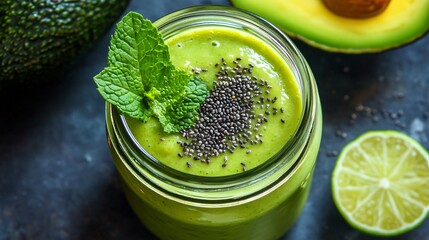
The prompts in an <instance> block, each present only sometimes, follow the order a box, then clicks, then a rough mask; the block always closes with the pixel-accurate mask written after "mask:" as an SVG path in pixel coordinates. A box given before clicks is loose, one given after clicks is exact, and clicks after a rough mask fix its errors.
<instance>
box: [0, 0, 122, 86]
mask: <svg viewBox="0 0 429 240" xmlns="http://www.w3.org/2000/svg"><path fill="white" fill-rule="evenodd" d="M128 2H129V0H85V1H75V0H73V1H72V0H19V1H17V0H2V3H1V4H0V87H1V86H5V85H8V84H11V83H12V82H13V83H16V82H19V83H23V84H26V83H30V82H34V81H38V80H40V79H46V78H51V77H53V76H55V74H57V73H59V72H61V71H64V69H65V68H67V66H69V65H70V64H72V63H74V62H75V61H76V60H77V58H79V56H81V55H82V54H84V53H85V52H87V51H88V50H89V49H90V48H91V47H92V46H93V45H94V43H95V42H96V41H97V40H98V39H99V38H100V37H101V36H103V35H104V33H105V32H106V31H107V30H108V29H109V28H110V26H111V25H112V24H113V22H115V21H116V20H117V18H118V17H119V16H120V15H121V14H122V12H123V11H124V10H125V8H126V6H127V5H128Z"/></svg>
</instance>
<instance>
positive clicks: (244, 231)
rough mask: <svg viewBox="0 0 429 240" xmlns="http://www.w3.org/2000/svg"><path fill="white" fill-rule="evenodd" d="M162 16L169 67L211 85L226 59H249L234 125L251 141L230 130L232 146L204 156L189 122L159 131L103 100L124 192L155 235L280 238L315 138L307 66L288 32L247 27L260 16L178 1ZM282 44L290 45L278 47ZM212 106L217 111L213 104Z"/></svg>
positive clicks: (294, 214)
mask: <svg viewBox="0 0 429 240" xmlns="http://www.w3.org/2000/svg"><path fill="white" fill-rule="evenodd" d="M170 18H173V19H174V21H172V22H170V23H169V24H167V26H169V25H172V26H171V27H166V26H163V27H160V29H161V33H162V34H163V36H164V37H165V41H166V44H167V45H168V46H169V51H170V57H171V61H172V63H173V64H174V65H175V66H176V67H179V68H181V69H183V70H185V71H188V72H189V73H191V74H195V75H197V76H198V77H200V78H202V79H203V81H204V82H205V83H206V84H207V86H208V88H209V89H210V90H211V92H212V93H213V92H215V90H216V89H217V88H216V87H217V84H219V81H220V80H219V79H221V78H222V74H220V72H222V71H225V68H228V69H229V70H228V71H236V72H237V71H242V70H243V68H247V69H249V68H251V70H250V73H249V72H248V71H249V70H246V71H247V74H245V75H249V76H250V78H252V79H253V78H254V79H255V80H257V81H258V82H257V83H258V86H259V87H260V89H261V91H260V92H261V94H260V95H257V97H255V99H252V100H253V103H254V107H252V111H253V112H254V116H251V117H249V118H248V119H247V120H248V123H249V126H250V128H249V129H248V130H247V131H245V133H244V134H246V135H243V134H242V133H240V134H241V135H240V139H243V136H244V138H248V139H249V141H248V142H245V143H243V142H240V141H241V140H239V141H236V140H235V139H234V138H233V137H231V139H229V138H228V140H226V141H229V142H228V143H231V142H232V143H236V142H238V143H237V146H236V147H234V148H233V149H231V148H230V149H229V150H226V151H224V152H222V151H221V152H220V153H219V154H216V155H215V156H210V159H209V161H206V159H205V158H201V159H199V158H197V157H196V156H195V154H194V153H189V150H188V149H187V148H186V146H188V145H185V144H184V143H185V142H187V143H189V142H190V141H191V140H190V139H188V138H187V136H188V135H187V134H188V133H189V132H191V131H193V130H189V131H188V130H185V131H184V132H181V133H176V134H167V133H165V132H164V131H163V130H162V127H161V125H160V123H159V121H158V120H157V119H156V118H151V119H150V120H149V121H148V122H147V123H143V122H140V121H139V120H135V119H132V118H129V117H126V116H124V117H125V118H121V114H120V113H119V112H118V111H117V109H116V108H115V107H113V106H111V105H110V104H107V108H106V109H107V115H106V116H107V117H106V124H107V132H108V142H109V146H110V150H111V152H112V156H113V159H114V162H115V165H116V168H117V170H118V172H119V174H120V176H121V180H122V181H123V185H124V190H125V194H126V197H127V199H128V201H129V203H130V205H131V207H132V209H133V210H134V212H135V213H136V214H137V216H138V217H139V218H140V219H141V221H142V222H143V223H144V225H145V226H146V227H147V228H148V229H149V230H150V231H152V232H153V233H154V234H155V235H156V236H157V237H159V238H160V239H170V240H199V239H205V240H220V239H223V240H236V239H246V240H261V239H264V240H274V239H278V238H280V237H281V236H282V235H283V234H285V232H286V231H287V230H288V229H289V228H290V227H291V226H292V225H293V223H294V222H295V221H296V219H297V218H298V216H299V214H300V213H301V210H302V208H303V206H304V204H305V202H306V199H307V196H308V193H309V189H310V185H311V178H312V174H313V169H314V166H315V162H316V158H317V153H318V150H319V145H320V140H321V133H322V116H321V107H320V101H319V96H318V93H317V88H316V85H315V82H314V79H313V76H312V74H311V71H310V70H309V67H308V65H307V64H306V63H305V61H300V59H301V58H302V56H300V53H298V52H295V51H296V50H295V49H294V48H293V47H290V46H289V45H291V46H292V44H291V43H289V42H288V41H287V40H284V39H279V38H278V37H277V38H276V37H274V38H273V39H274V40H273V39H271V38H270V37H271V35H270V34H272V33H269V32H264V34H265V35H270V37H268V38H265V39H264V37H261V35H258V34H255V33H254V32H251V31H247V30H246V29H247V28H253V27H254V26H252V25H258V26H260V27H261V29H262V30H261V29H260V30H257V31H259V32H262V31H266V30H265V29H268V28H270V26H269V25H266V23H265V22H262V21H259V20H258V19H257V18H254V17H253V16H251V15H248V14H246V13H243V12H241V11H239V10H237V9H231V8H225V7H205V8H202V9H200V8H195V9H189V10H182V11H179V12H177V13H175V14H173V15H172V16H167V17H165V18H163V19H161V20H159V22H158V24H160V25H162V23H165V22H166V21H168V20H170ZM194 18H195V19H197V20H195V21H194V20H193V19H194ZM242 19H246V20H247V19H250V20H251V21H250V22H251V24H250V25H247V24H248V22H246V21H245V20H242ZM176 22H178V23H177V24H176ZM237 22H239V23H237ZM196 23H197V24H196ZM220 23H222V24H220ZM224 23H228V24H224ZM229 24H231V25H234V24H235V25H240V26H241V27H237V26H235V27H231V26H230V25H229ZM255 28H256V27H255ZM162 29H164V30H162ZM273 31H276V30H273ZM164 34H165V35H164ZM261 39H263V40H261ZM267 39H268V40H267ZM282 44H283V45H286V48H287V51H290V52H291V55H288V54H284V53H280V52H279V51H278V50H276V48H278V45H282ZM291 62H292V63H291ZM294 64H296V65H294ZM238 65H239V67H238ZM222 67H224V70H222ZM234 67H237V68H236V69H238V70H234ZM240 74H241V73H240ZM297 76H298V77H297ZM234 91H237V92H238V89H235V90H234ZM228 96H230V98H231V99H233V100H234V99H236V96H237V98H238V97H239V96H241V95H240V94H235V93H234V94H231V95H228ZM208 98H209V97H208ZM261 98H263V101H262V100H261ZM207 101H208V100H207V99H206V102H207ZM213 101H214V102H215V103H216V98H215V100H213ZM203 104H204V103H203ZM202 106H203V105H202ZM219 108H220V107H219ZM211 110H213V111H217V107H216V104H215V105H213V106H211ZM211 110H210V111H211ZM222 111H224V110H222ZM222 113H223V112H222ZM234 114H235V113H234V112H228V115H234ZM225 115H226V114H225ZM222 118H223V117H222V116H221V117H219V119H218V120H219V121H223V120H222ZM247 120H246V121H247ZM200 121H202V120H201V118H198V119H197V122H196V124H195V125H198V123H200ZM204 121H207V120H204ZM212 122H215V121H212ZM231 126H235V125H233V124H232V125H231ZM255 128H256V129H255ZM190 129H192V127H191V128H190ZM224 131H230V129H224ZM192 141H193V140H192ZM202 142H204V139H202ZM217 144H218V143H217ZM184 146H185V147H184ZM230 150H231V151H230ZM188 154H189V155H188ZM192 154H194V155H192Z"/></svg>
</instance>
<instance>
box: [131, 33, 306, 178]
mask: <svg viewBox="0 0 429 240" xmlns="http://www.w3.org/2000/svg"><path fill="white" fill-rule="evenodd" d="M169 36H170V37H169V38H166V43H167V45H168V46H169V50H170V56H171V61H172V62H173V64H174V65H175V66H176V67H178V68H181V69H183V70H185V71H187V72H189V73H193V74H194V75H195V76H198V77H200V78H201V79H203V81H204V82H205V83H206V84H207V86H208V88H209V89H210V90H211V95H210V96H208V97H207V99H206V102H205V103H203V104H202V105H201V107H200V110H201V114H200V116H199V118H201V119H202V120H198V121H197V122H196V124H195V126H194V127H191V128H190V129H189V130H185V133H182V134H180V133H179V134H167V133H165V132H164V131H163V130H162V126H161V125H160V123H159V121H158V120H157V119H155V118H153V119H151V120H150V121H149V122H148V123H141V122H139V121H138V120H134V119H131V118H126V121H127V123H128V126H129V128H130V130H131V132H132V134H133V136H134V137H135V139H136V141H137V142H138V143H139V144H140V145H141V147H142V148H144V149H145V150H146V151H147V152H148V153H149V154H150V155H151V156H152V157H153V158H154V159H156V161H157V163H159V164H160V165H161V164H162V165H166V166H168V167H171V168H173V169H175V170H178V171H181V172H183V173H187V174H192V175H199V176H207V177H216V176H226V175H234V174H240V173H242V172H243V171H248V170H251V169H254V168H255V167H257V166H259V165H261V164H263V163H264V162H265V161H267V160H268V159H270V158H271V157H273V156H274V155H275V154H276V153H277V152H279V151H280V150H281V149H282V147H283V146H284V145H285V143H286V142H287V141H288V140H289V139H290V138H291V136H292V135H293V134H294V132H295V130H296V128H297V127H298V124H299V121H300V118H301V114H302V94H301V89H300V87H299V85H298V81H296V80H295V78H294V76H293V73H292V71H291V70H290V67H289V66H288V64H287V62H286V61H285V60H283V59H282V57H281V56H280V55H279V54H278V53H277V52H276V51H275V50H274V49H273V48H272V47H270V46H269V45H268V44H267V43H266V42H265V41H262V40H261V39H260V38H257V37H255V36H253V35H252V34H249V33H248V32H245V31H243V30H242V29H236V28H231V27H225V26H223V27H219V26H197V27H192V28H189V29H187V30H183V29H182V30H181V31H176V32H175V34H174V35H172V34H170V35H169ZM202 69H204V71H203V70H202ZM243 71H244V72H243ZM240 72H241V73H240ZM250 72H251V73H250ZM172 84H174V83H172ZM186 137H187V138H186Z"/></svg>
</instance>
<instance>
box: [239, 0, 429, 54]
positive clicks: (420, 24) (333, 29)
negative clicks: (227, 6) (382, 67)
mask: <svg viewBox="0 0 429 240" xmlns="http://www.w3.org/2000/svg"><path fill="white" fill-rule="evenodd" d="M231 3H232V4H233V5H234V6H236V7H238V8H242V9H245V10H248V11H250V12H253V13H255V14H257V15H259V16H261V17H263V18H265V19H267V20H268V21H270V22H272V23H273V24H274V25H276V26H278V27H279V28H280V29H282V30H283V31H284V32H286V33H287V34H288V35H290V36H292V37H297V38H299V39H301V40H303V41H304V42H307V43H308V44H310V45H312V46H315V47H318V48H321V49H323V50H327V51H332V52H343V53H371V52H381V51H384V50H387V49H391V48H395V47H399V46H401V45H404V44H406V43H410V42H412V41H414V40H416V39H418V38H419V37H421V36H423V35H424V34H425V33H426V32H428V30H429V0H418V1H415V0H393V1H390V3H389V5H388V6H387V7H386V8H385V9H384V11H383V12H381V13H380V14H378V15H376V16H372V17H368V18H346V17H341V16H339V15H336V14H335V13H333V12H332V11H330V10H329V9H328V8H327V7H326V6H325V4H324V3H323V1H322V0H265V1H260V0H231Z"/></svg>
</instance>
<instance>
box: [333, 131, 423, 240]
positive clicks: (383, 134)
mask: <svg viewBox="0 0 429 240" xmlns="http://www.w3.org/2000/svg"><path fill="white" fill-rule="evenodd" d="M375 137H378V138H380V139H383V140H385V139H387V138H394V139H402V140H403V142H404V143H406V144H407V145H408V146H409V149H414V150H415V151H416V152H414V153H415V154H419V155H420V156H422V157H423V159H424V161H425V165H426V166H428V168H429V153H428V152H427V151H426V150H425V148H424V147H423V146H421V145H420V144H419V143H418V142H417V141H416V140H414V139H413V138H411V137H409V136H407V135H406V134H404V133H400V132H397V131H393V130H377V131H369V132H367V133H364V134H362V135H361V136H359V137H358V138H356V139H355V140H354V141H352V142H350V143H349V144H347V145H346V146H345V147H344V148H343V150H342V151H341V153H340V155H339V157H338V160H337V163H336V165H335V167H334V170H333V173H332V179H331V187H332V194H333V199H334V203H335V205H336V206H337V209H338V210H339V212H340V213H341V215H342V216H343V217H344V219H345V220H346V221H347V222H348V223H349V224H350V225H351V226H352V227H354V228H355V229H358V230H360V231H362V232H364V233H367V234H371V235H375V236H384V237H386V236H397V235H401V234H404V233H406V232H409V231H411V230H413V229H415V228H417V227H418V226H420V225H421V224H422V223H423V222H424V220H425V219H426V218H427V216H428V215H429V202H426V203H425V204H422V206H420V207H421V214H420V215H419V217H417V218H415V219H414V220H413V221H412V222H409V223H403V224H402V226H401V227H399V228H395V229H391V230H386V229H383V228H380V227H376V226H369V225H366V224H363V223H361V222H360V221H359V220H357V219H355V218H354V217H353V216H352V214H351V213H350V212H349V211H348V210H347V209H346V207H345V206H344V204H343V203H342V202H340V200H341V197H340V191H339V190H338V189H339V184H338V182H337V181H336V179H337V178H338V175H339V174H341V173H342V172H344V162H345V157H344V156H345V155H347V154H348V153H350V152H351V151H353V150H354V149H359V148H360V147H361V145H362V143H363V142H364V141H365V140H367V139H371V138H375ZM386 148H387V147H386V146H384V147H383V149H382V151H381V152H380V153H379V154H381V155H386V154H388V153H387V152H386ZM399 150H403V149H399ZM410 151H412V150H410ZM363 154H365V153H363ZM408 154H411V153H408ZM406 156H407V153H404V154H403V155H402V157H403V158H405V157H406ZM371 167H373V166H372V165H368V168H371ZM396 167H397V168H399V167H400V166H396ZM368 171H371V169H368ZM354 174H359V173H354ZM365 177H366V178H367V180H368V181H371V180H379V178H376V177H377V176H375V177H374V179H371V176H369V177H368V176H365ZM425 179H426V178H425ZM425 183H426V184H427V185H429V179H428V181H427V182H425ZM365 187H368V186H361V188H362V189H364V188H365ZM368 188H370V186H369V187H368ZM362 189H361V190H362ZM376 191H378V190H376ZM372 194H375V192H374V191H373V192H372ZM390 194H391V193H389V194H388V197H389V198H390V199H389V201H392V200H393V197H392V196H390ZM366 197H367V198H368V199H369V198H371V197H372V196H370V195H368V196H366ZM393 201H394V200H393ZM379 203H381V201H379ZM392 206H393V207H394V209H393V210H392V212H393V213H395V212H396V214H398V211H400V210H399V209H398V208H396V207H395V206H396V205H395V204H392ZM380 211H381V210H380Z"/></svg>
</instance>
